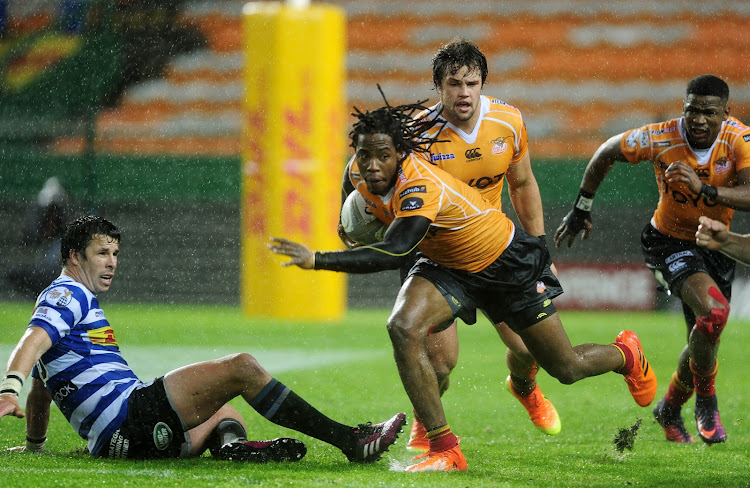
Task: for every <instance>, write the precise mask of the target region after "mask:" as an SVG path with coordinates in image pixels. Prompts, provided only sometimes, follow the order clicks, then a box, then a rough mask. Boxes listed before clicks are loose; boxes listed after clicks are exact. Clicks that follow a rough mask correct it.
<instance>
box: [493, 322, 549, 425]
mask: <svg viewBox="0 0 750 488" xmlns="http://www.w3.org/2000/svg"><path fill="white" fill-rule="evenodd" d="M495 330H497V333H498V334H499V335H500V338H501V339H502V340H503V342H504V343H505V345H506V346H508V349H507V351H506V352H505V362H506V364H507V365H508V370H509V371H510V374H509V375H508V378H507V379H506V380H505V385H506V387H507V388H508V391H509V392H510V393H511V394H512V395H513V396H514V397H515V398H516V399H517V400H518V401H519V402H521V405H523V407H524V408H525V409H526V411H527V412H528V414H529V418H530V419H531V421H532V423H533V424H534V425H535V426H536V428H538V429H539V430H541V431H542V432H544V433H545V434H547V435H556V434H559V433H560V430H561V429H562V424H561V423H560V417H559V416H558V415H557V410H556V409H555V407H554V405H552V402H550V401H549V400H547V398H545V396H544V395H543V394H542V390H541V389H540V388H539V386H538V385H537V383H536V373H537V371H538V370H539V365H538V364H537V362H536V360H534V357H533V356H532V355H531V353H530V352H529V350H528V349H527V348H526V344H524V343H523V340H522V339H521V337H520V336H519V335H518V334H516V333H515V332H513V331H512V330H511V329H510V327H508V325H507V324H506V323H504V322H500V323H497V324H495Z"/></svg>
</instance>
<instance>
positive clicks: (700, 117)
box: [682, 94, 729, 149]
mask: <svg viewBox="0 0 750 488" xmlns="http://www.w3.org/2000/svg"><path fill="white" fill-rule="evenodd" d="M682 114H683V115H684V117H685V131H686V133H687V139H688V142H689V143H690V145H691V146H692V147H694V148H695V149H708V148H709V147H711V144H713V143H714V141H715V140H716V137H718V135H719V131H720V130H721V123H722V122H724V121H725V120H727V117H728V116H729V107H727V106H726V105H725V104H723V103H721V98H719V97H715V96H712V95H692V94H691V95H688V96H687V97H686V98H685V104H684V105H683V107H682Z"/></svg>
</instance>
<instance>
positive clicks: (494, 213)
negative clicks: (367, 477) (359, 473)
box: [268, 101, 656, 471]
mask: <svg viewBox="0 0 750 488" xmlns="http://www.w3.org/2000/svg"><path fill="white" fill-rule="evenodd" d="M385 103H386V105H385V106H384V107H381V108H378V109H376V110H373V111H365V112H361V111H359V110H357V109H356V108H355V110H356V113H354V114H353V115H354V116H355V117H356V118H357V122H356V123H355V124H354V127H353V128H352V131H351V133H350V138H351V147H352V148H354V150H355V152H356V156H357V161H358V164H359V169H360V173H361V176H362V181H360V182H359V184H358V185H357V189H358V190H359V191H360V192H361V193H362V195H363V196H364V197H365V200H367V201H368V203H369V204H370V207H371V209H372V212H373V214H374V215H375V216H377V218H378V219H380V220H381V221H383V222H385V223H387V224H389V227H388V230H387V232H386V233H385V236H384V238H383V241H382V242H379V243H376V244H373V245H369V246H361V247H357V248H354V249H348V250H345V251H328V252H323V251H312V250H310V249H309V248H308V247H306V246H305V245H303V244H299V243H296V242H292V241H289V240H287V239H281V238H271V239H270V242H269V245H268V247H269V249H270V250H271V251H272V252H274V253H277V254H282V255H285V256H289V257H291V260H289V261H287V262H284V263H283V264H282V265H283V266H290V265H296V266H299V267H300V268H302V269H315V270H331V271H341V272H348V273H371V272H376V271H383V270H386V269H398V268H399V267H400V266H401V264H402V262H403V260H404V259H406V256H407V255H408V254H409V253H410V252H411V251H412V250H413V249H415V248H417V247H418V248H419V250H420V251H421V252H422V253H423V254H424V256H423V257H421V258H420V259H419V260H418V261H417V262H416V263H415V264H414V266H413V267H412V268H411V270H410V272H409V276H408V277H407V279H406V281H405V282H404V284H403V285H402V287H401V290H400V291H399V294H398V297H397V299H396V303H395V305H394V308H393V312H392V313H391V316H390V318H389V319H388V324H387V326H388V333H389V335H390V338H391V342H392V344H393V352H394V357H395V360H396V366H397V368H398V371H399V375H400V376H401V381H402V383H403V386H404V389H405V390H406V394H407V395H408V397H409V400H410V401H411V403H412V406H413V408H414V411H415V414H416V415H417V416H418V417H419V419H420V420H421V421H422V423H423V424H424V426H425V428H426V429H427V437H428V439H429V447H430V449H429V451H428V452H427V453H426V454H423V455H421V456H418V458H417V459H416V461H417V462H416V463H415V464H412V465H410V466H408V467H406V470H407V471H454V470H465V469H467V464H466V459H465V458H464V455H463V454H462V452H461V449H460V447H459V444H458V438H457V437H456V435H455V434H454V433H453V432H452V431H451V428H450V426H449V425H448V421H447V420H446V416H445V412H444V410H443V405H442V402H441V398H440V389H439V385H438V382H437V379H436V376H435V372H434V370H433V368H432V366H431V365H430V362H429V359H428V355H427V336H428V333H429V332H430V331H435V330H440V329H441V328H443V327H447V326H449V325H450V324H452V323H453V321H454V320H455V319H456V318H461V319H462V320H463V321H464V322H466V323H467V324H473V323H474V322H476V310H477V309H480V310H482V311H484V312H485V313H486V314H487V316H488V317H489V318H490V319H491V320H492V321H493V322H495V323H497V322H501V321H504V322H506V323H507V324H508V326H509V327H510V328H511V329H512V330H514V331H515V332H516V333H518V334H519V335H520V336H521V338H522V339H523V341H524V343H525V344H526V346H527V347H528V348H529V351H530V352H531V354H532V355H533V357H534V358H536V360H537V361H538V363H539V365H540V366H541V367H542V368H544V370H545V371H547V373H549V374H550V375H551V376H553V377H555V378H556V379H557V380H558V381H560V382H561V383H564V384H571V383H574V382H576V381H578V380H580V379H583V378H586V377H589V376H595V375H599V374H603V373H606V372H609V371H615V372H618V373H620V374H622V375H624V377H625V381H626V383H627V385H628V388H629V390H630V393H631V394H632V396H633V398H634V399H635V401H636V402H637V403H638V404H639V405H641V406H646V405H648V404H650V403H651V401H652V400H653V398H654V395H655V393H656V376H655V375H654V372H653V370H652V369H651V368H650V367H649V364H648V362H647V361H646V358H645V355H644V354H643V351H642V349H641V345H640V342H639V340H638V337H637V336H636V334H635V333H633V332H631V331H622V332H620V334H619V335H618V336H617V338H616V340H615V342H613V343H612V344H609V345H599V344H581V345H577V346H575V347H573V346H572V345H571V343H570V340H569V339H568V336H567V334H566V332H565V329H564V328H563V326H562V323H561V321H560V318H559V316H558V314H557V312H556V310H555V306H554V304H553V303H552V299H553V298H554V297H556V296H558V295H560V294H561V293H562V288H561V286H560V283H559V282H558V280H557V278H556V277H555V275H554V274H553V273H552V271H551V270H550V256H549V252H548V250H547V247H546V244H545V241H544V238H540V237H534V236H531V235H529V234H527V233H526V232H525V231H524V230H523V229H521V228H518V227H516V226H515V225H514V224H513V222H512V221H511V220H510V219H509V218H508V217H507V216H506V215H505V214H504V213H503V212H502V211H501V210H499V209H497V208H495V207H493V206H492V205H491V204H490V203H489V202H488V201H486V200H485V199H483V198H482V197H481V195H480V194H479V193H478V192H477V191H476V190H474V189H473V188H471V187H469V186H468V185H466V184H465V183H463V182H461V181H459V180H457V179H456V178H454V177H453V176H451V175H450V174H448V173H446V172H445V171H443V170H441V169H440V168H437V167H435V166H434V165H432V164H430V163H429V162H428V161H426V160H425V159H424V156H423V155H424V154H425V153H427V152H428V151H429V147H430V145H431V144H432V143H433V142H434V141H435V140H436V139H437V137H439V134H437V135H434V136H429V137H425V136H423V134H425V132H426V131H428V130H429V129H430V128H431V126H432V125H433V124H435V123H436V122H435V119H436V118H434V117H433V118H430V117H424V118H421V119H416V120H415V119H413V115H414V114H415V113H418V111H420V110H426V108H425V107H423V106H422V105H421V104H420V103H419V102H418V103H417V104H412V105H400V106H397V107H391V106H390V105H388V103H387V101H386V102H385Z"/></svg>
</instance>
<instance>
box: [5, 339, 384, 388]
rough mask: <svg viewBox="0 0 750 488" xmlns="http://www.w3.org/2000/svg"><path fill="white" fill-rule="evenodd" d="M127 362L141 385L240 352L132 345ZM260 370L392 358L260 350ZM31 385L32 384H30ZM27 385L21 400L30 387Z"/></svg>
mask: <svg viewBox="0 0 750 488" xmlns="http://www.w3.org/2000/svg"><path fill="white" fill-rule="evenodd" d="M14 347H15V345H11V344H0V361H6V360H7V358H8V357H10V353H11V352H12V351H13V348H14ZM120 350H121V351H122V354H123V356H124V357H125V360H126V361H127V362H128V364H129V365H130V367H131V368H133V371H134V372H135V374H137V375H138V377H139V378H140V379H141V380H142V381H149V380H151V379H152V378H156V377H157V376H162V375H164V374H166V373H167V372H169V371H172V370H173V369H177V368H180V367H182V366H187V365H188V364H192V363H197V362H201V361H208V360H211V359H218V358H220V357H223V356H226V355H228V354H234V353H237V352H240V351H241V349H240V348H237V347H229V346H227V347H202V346H180V345H171V346H156V345H133V346H122V347H121V348H120ZM247 352H249V353H250V354H251V355H252V356H253V357H255V359H257V360H258V362H259V363H260V365H261V366H263V368H264V369H265V370H266V371H268V372H269V373H271V374H272V375H277V374H279V373H283V372H286V371H292V370H299V369H311V368H320V367H328V366H332V365H334V364H341V363H352V362H356V361H368V360H371V359H373V358H375V357H379V356H386V355H390V350H386V349H383V350H375V351H373V350H362V349H333V350H330V349H329V350H319V351H316V350H308V349H258V350H255V351H247ZM26 384H28V385H30V384H31V382H30V381H27V382H26ZM26 384H25V385H24V389H23V394H22V400H23V399H25V393H27V392H28V387H27V386H26Z"/></svg>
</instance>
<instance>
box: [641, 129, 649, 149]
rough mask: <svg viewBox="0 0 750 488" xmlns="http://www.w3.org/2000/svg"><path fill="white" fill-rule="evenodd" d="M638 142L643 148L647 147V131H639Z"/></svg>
mask: <svg viewBox="0 0 750 488" xmlns="http://www.w3.org/2000/svg"><path fill="white" fill-rule="evenodd" d="M639 144H640V145H641V147H644V148H645V147H648V145H649V137H648V132H641V138H640V141H639Z"/></svg>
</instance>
